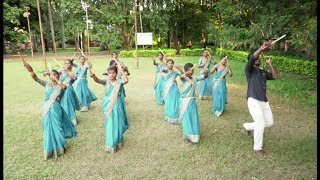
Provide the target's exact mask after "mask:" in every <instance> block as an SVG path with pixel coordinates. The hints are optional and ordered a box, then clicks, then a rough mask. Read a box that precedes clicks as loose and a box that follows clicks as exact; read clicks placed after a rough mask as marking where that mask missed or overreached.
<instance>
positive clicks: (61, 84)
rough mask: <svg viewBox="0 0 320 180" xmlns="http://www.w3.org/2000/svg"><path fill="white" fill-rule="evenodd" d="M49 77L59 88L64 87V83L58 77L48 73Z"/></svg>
mask: <svg viewBox="0 0 320 180" xmlns="http://www.w3.org/2000/svg"><path fill="white" fill-rule="evenodd" d="M50 79H52V80H54V81H55V82H56V83H57V84H58V85H59V86H60V87H61V89H66V87H67V86H66V85H64V84H63V83H62V82H61V81H60V80H59V79H57V78H56V77H55V76H53V75H50Z"/></svg>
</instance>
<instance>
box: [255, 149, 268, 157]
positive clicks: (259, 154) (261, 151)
mask: <svg viewBox="0 0 320 180" xmlns="http://www.w3.org/2000/svg"><path fill="white" fill-rule="evenodd" d="M255 153H256V154H257V155H258V156H264V155H265V154H266V153H265V152H264V151H263V150H258V151H255Z"/></svg>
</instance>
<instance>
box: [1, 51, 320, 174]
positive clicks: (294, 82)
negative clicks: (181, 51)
mask: <svg viewBox="0 0 320 180" xmlns="http://www.w3.org/2000/svg"><path fill="white" fill-rule="evenodd" d="M110 59H111V58H110V56H108V57H104V58H103V57H96V58H94V57H93V59H92V60H91V62H92V64H93V69H92V71H93V72H95V73H96V75H97V76H98V77H100V78H101V77H103V76H102V73H103V72H104V69H105V66H106V63H107V62H109V60H110ZM173 59H174V60H176V64H179V65H184V64H185V63H186V62H191V63H197V61H198V59H199V57H175V58H173ZM122 60H123V61H124V62H125V63H126V64H127V66H128V67H129V69H130V73H131V75H130V76H129V83H128V84H127V85H125V89H126V94H127V98H126V102H127V112H128V116H129V122H130V128H129V130H128V131H127V132H126V133H125V142H124V146H123V148H122V149H121V150H120V151H119V152H117V153H115V154H110V153H107V152H105V151H104V149H103V147H104V142H105V135H104V127H103V121H102V115H101V113H100V108H101V105H102V97H103V86H102V85H100V84H97V83H95V82H94V81H93V80H92V79H91V78H89V87H90V89H91V90H92V91H93V92H94V93H95V94H96V96H97V97H98V100H97V101H95V102H93V103H92V104H91V109H90V110H89V112H86V113H81V112H77V116H78V118H79V124H78V126H77V130H78V136H77V137H76V138H75V139H72V140H69V141H68V142H69V147H68V149H67V151H66V153H65V154H64V155H62V156H60V157H58V158H57V159H50V160H46V161H45V160H44V158H43V132H42V129H41V127H40V120H39V112H40V105H41V102H42V100H43V92H44V89H43V87H42V86H41V85H39V84H38V83H36V82H35V81H33V79H32V78H31V76H30V74H29V73H28V72H27V71H26V70H25V69H24V67H23V65H22V63H21V61H17V60H13V61H8V62H7V61H5V62H4V69H3V71H4V72H3V74H4V179H316V177H317V171H316V169H317V160H316V158H317V152H316V151H317V135H316V134H317V129H316V128H317V118H316V116H317V113H316V106H317V105H316V95H315V93H314V92H316V81H315V80H306V79H303V78H300V77H296V76H292V75H287V74H280V75H281V77H280V79H278V80H276V81H268V91H267V96H268V99H269V101H270V105H271V108H272V111H273V116H274V126H272V127H271V128H268V129H266V130H265V136H264V148H265V150H266V152H267V155H266V156H265V157H264V158H258V157H257V156H256V155H255V154H254V153H253V149H252V148H253V137H252V136H251V137H248V136H247V135H246V134H245V132H244V128H243V126H242V124H243V123H244V122H249V121H251V117H250V114H249V111H248V108H247V104H246V86H247V84H246V79H245V76H244V66H245V63H242V62H238V61H232V60H230V63H231V64H232V67H233V70H234V77H232V78H230V77H227V88H228V97H229V102H230V103H229V105H228V107H227V109H226V111H225V112H224V114H223V115H222V116H221V117H219V118H218V117H215V116H213V115H212V114H211V111H210V110H211V106H212V101H211V100H206V101H200V100H198V99H197V103H198V110H199V116H200V124H201V140H200V143H199V144H194V145H191V144H186V143H185V142H184V141H183V139H182V128H181V125H171V124H169V123H167V122H165V121H164V118H163V106H160V105H157V104H156V103H155V96H154V90H153V86H152V85H153V82H154V77H155V75H154V72H155V67H154V66H153V65H152V60H151V59H150V58H140V59H139V60H140V63H139V68H138V69H137V68H136V59H135V58H125V59H122ZM29 63H30V64H31V65H32V67H33V69H34V70H35V72H37V75H38V76H39V77H41V78H44V77H43V76H42V75H41V73H40V71H41V70H42V69H43V68H44V63H43V62H42V61H30V62H29ZM61 63H62V61H61ZM50 64H51V65H52V66H53V65H54V61H52V60H51V61H50ZM54 67H56V68H57V66H55V65H54ZM196 69H197V68H196ZM197 73H198V69H197V70H196V74H197ZM178 83H180V80H178ZM198 88H199V84H198V87H197V92H198ZM197 94H198V93H197Z"/></svg>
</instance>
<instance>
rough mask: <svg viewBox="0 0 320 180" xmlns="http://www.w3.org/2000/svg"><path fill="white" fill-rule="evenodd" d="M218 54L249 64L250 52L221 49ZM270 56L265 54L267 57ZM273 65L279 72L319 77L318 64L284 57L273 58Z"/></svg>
mask: <svg viewBox="0 0 320 180" xmlns="http://www.w3.org/2000/svg"><path fill="white" fill-rule="evenodd" d="M216 51H217V52H222V53H224V54H226V55H227V56H228V58H229V59H233V60H237V61H242V62H247V61H248V52H243V51H231V50H226V49H223V50H222V51H221V49H220V48H218V49H217V50H216ZM267 55H268V54H267V53H265V56H267ZM271 57H272V64H273V65H274V66H275V68H276V69H277V70H278V71H282V72H286V73H294V74H300V75H303V76H306V77H311V78H316V77H317V62H316V61H307V60H304V59H294V58H288V57H284V56H271Z"/></svg>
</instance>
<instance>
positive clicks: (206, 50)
mask: <svg viewBox="0 0 320 180" xmlns="http://www.w3.org/2000/svg"><path fill="white" fill-rule="evenodd" d="M206 51H207V53H208V55H209V57H210V59H211V54H210V53H209V51H208V50H206Z"/></svg>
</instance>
